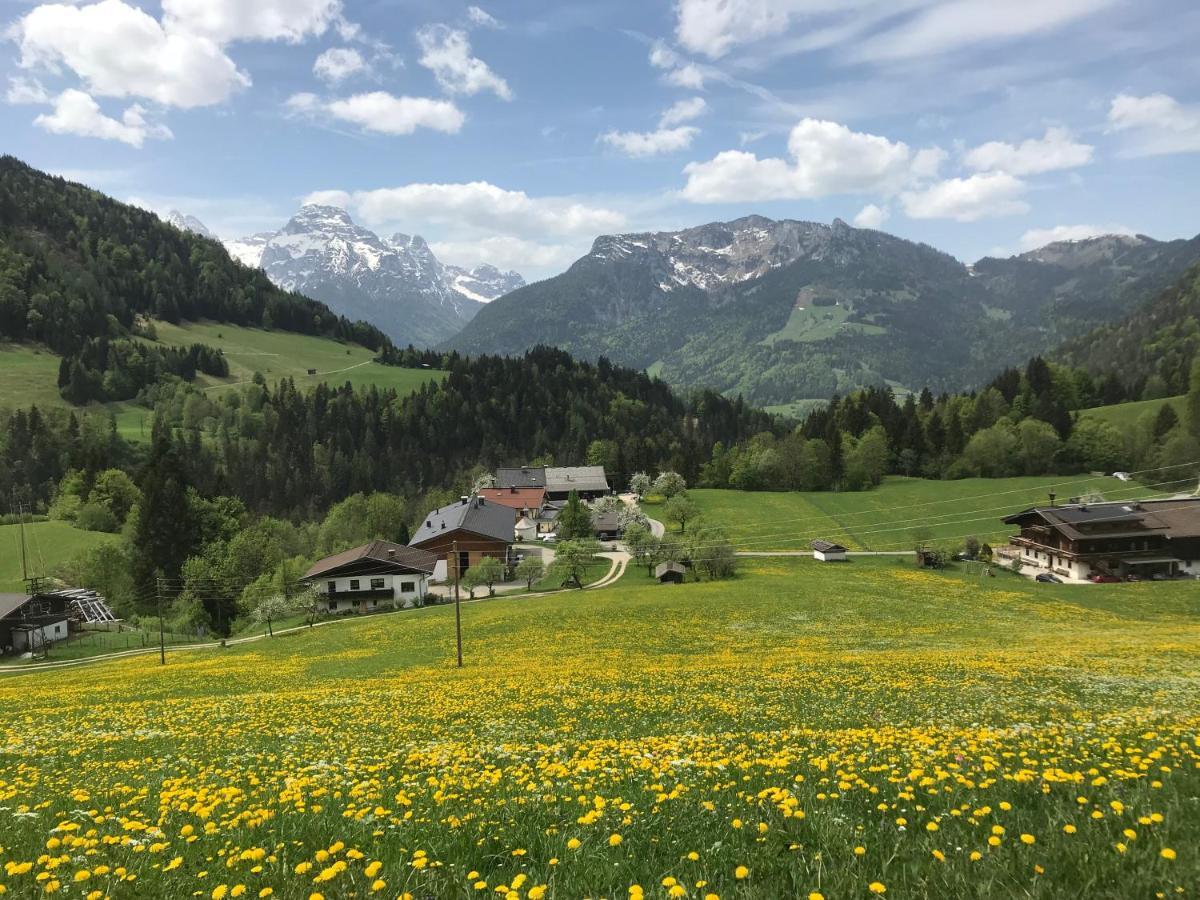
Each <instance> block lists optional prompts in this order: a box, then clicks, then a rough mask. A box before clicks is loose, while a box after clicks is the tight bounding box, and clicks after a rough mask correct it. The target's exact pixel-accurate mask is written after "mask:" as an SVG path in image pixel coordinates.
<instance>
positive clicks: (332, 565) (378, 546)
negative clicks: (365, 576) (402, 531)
mask: <svg viewBox="0 0 1200 900" xmlns="http://www.w3.org/2000/svg"><path fill="white" fill-rule="evenodd" d="M364 560H365V561H366V562H367V565H366V566H359V565H358V564H359V563H362V562H363V561H364ZM436 565H437V557H436V556H434V555H433V554H432V553H427V552H425V551H424V550H419V549H417V548H416V547H405V546H404V545H403V544H393V543H392V542H391V541H380V540H376V541H371V542H370V543H369V544H363V545H362V546H361V547H355V548H354V549H353V550H343V551H342V552H341V553H335V554H334V555H333V556H327V557H325V558H324V559H320V560H317V561H316V562H315V563H313V565H312V568H310V569H309V570H308V571H307V572H305V573H304V577H305V578H317V577H318V576H322V575H329V574H331V573H333V572H336V571H338V570H340V569H345V568H348V567H353V568H355V569H356V570H358V569H361V570H362V572H363V573H366V572H368V571H370V570H372V568H373V567H374V569H377V570H378V571H380V572H396V571H410V572H424V573H425V574H426V575H430V574H432V573H433V569H434V566H436Z"/></svg>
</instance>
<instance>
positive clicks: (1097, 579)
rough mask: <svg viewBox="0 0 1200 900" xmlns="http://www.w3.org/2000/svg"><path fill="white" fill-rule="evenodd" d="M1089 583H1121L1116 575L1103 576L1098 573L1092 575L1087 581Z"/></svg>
mask: <svg viewBox="0 0 1200 900" xmlns="http://www.w3.org/2000/svg"><path fill="white" fill-rule="evenodd" d="M1089 581H1091V582H1092V584H1120V583H1121V579H1120V578H1118V577H1117V576H1116V575H1105V574H1104V573H1100V574H1098V575H1093V576H1092V577H1091V578H1090V579H1089Z"/></svg>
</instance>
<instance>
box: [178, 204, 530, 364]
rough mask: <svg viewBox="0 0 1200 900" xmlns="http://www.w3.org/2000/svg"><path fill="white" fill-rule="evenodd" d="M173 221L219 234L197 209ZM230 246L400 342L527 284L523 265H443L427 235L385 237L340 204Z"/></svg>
mask: <svg viewBox="0 0 1200 900" xmlns="http://www.w3.org/2000/svg"><path fill="white" fill-rule="evenodd" d="M167 221H168V222H170V223H171V224H172V225H175V226H176V227H178V228H182V229H185V230H188V231H193V232H195V233H197V234H200V235H202V236H204V237H214V235H213V234H212V232H210V231H209V230H208V229H207V228H206V227H205V226H204V224H203V223H202V222H200V221H199V220H198V219H196V218H194V217H192V216H183V215H181V214H180V213H177V212H174V211H173V212H171V213H170V214H169V215H168V216H167ZM225 247H226V249H227V250H228V251H229V254H230V255H231V256H233V257H234V258H235V259H238V260H240V261H241V262H243V263H244V264H246V265H248V266H251V267H252V268H261V269H262V270H263V271H264V272H265V273H266V274H267V277H268V278H270V279H271V281H272V282H274V283H275V284H276V285H278V286H279V287H281V288H283V289H285V290H289V291H296V292H298V293H301V294H304V295H305V296H308V297H312V298H313V299H314V300H320V301H322V302H323V303H325V304H327V305H328V306H329V307H330V308H331V309H332V310H334V311H335V312H337V313H339V314H341V315H344V316H346V317H347V318H350V319H361V320H364V321H368V322H371V323H372V324H374V325H376V326H377V327H378V328H379V329H381V330H382V331H383V332H384V333H385V334H387V335H388V337H390V338H391V339H392V340H393V341H395V342H396V343H397V344H398V345H400V346H404V345H406V344H415V345H417V346H429V345H432V344H437V343H439V342H441V341H444V340H446V339H448V338H450V337H451V336H453V335H454V334H456V333H457V332H458V331H459V330H460V329H461V328H462V327H463V326H464V325H465V324H466V323H467V322H469V321H470V320H471V319H472V318H473V317H474V316H475V314H476V313H477V312H478V311H479V310H480V308H481V307H482V306H483V304H485V303H487V302H488V301H490V300H494V299H495V298H497V297H499V296H501V295H502V294H505V293H508V292H510V291H513V290H516V289H517V288H520V287H523V286H524V284H525V279H524V278H522V277H521V276H520V275H519V274H517V273H516V272H502V271H500V270H499V269H497V268H496V267H495V266H491V265H486V264H485V265H480V266H476V267H475V268H473V269H465V268H462V267H459V266H452V265H446V264H443V263H442V262H440V261H439V260H438V258H437V257H436V256H435V255H434V253H433V251H432V250H431V249H430V247H429V245H428V244H427V243H426V242H425V240H424V239H423V238H421V237H420V236H419V235H407V234H394V235H392V236H391V237H390V238H382V237H380V236H379V235H377V234H376V233H375V232H373V231H370V230H369V229H367V228H363V227H362V226H360V225H357V224H356V223H355V222H354V220H353V219H352V218H351V217H350V215H349V213H347V212H346V211H345V210H344V209H339V208H338V207H334V206H322V205H317V204H306V205H304V206H302V207H301V208H300V209H299V211H297V213H296V214H295V215H294V216H292V218H291V219H289V220H288V222H287V224H285V225H284V226H283V227H282V228H281V229H279V230H278V231H275V232H260V233H258V234H253V235H250V236H248V237H244V238H240V239H238V240H233V241H227V242H225Z"/></svg>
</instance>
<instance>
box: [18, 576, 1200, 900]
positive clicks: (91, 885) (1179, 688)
mask: <svg viewBox="0 0 1200 900" xmlns="http://www.w3.org/2000/svg"><path fill="white" fill-rule="evenodd" d="M1198 604H1200V600H1198V598H1197V594H1196V591H1195V589H1194V588H1193V587H1191V586H1190V585H1187V584H1151V583H1143V584H1133V585H1113V586H1079V587H1070V586H1054V585H1033V584H1030V583H1028V582H1024V581H1022V580H1019V579H1017V578H1015V577H1006V576H1001V577H999V578H994V579H983V580H980V579H978V578H973V577H968V576H966V575H959V574H955V573H954V572H948V573H944V574H935V573H925V572H920V571H917V570H915V569H913V568H911V567H910V566H909V565H908V564H907V563H904V564H902V563H901V562H899V561H895V560H878V559H872V560H860V561H855V562H851V563H848V564H845V565H842V566H827V565H821V564H817V563H814V562H811V561H809V560H792V559H767V560H761V559H760V560H753V561H747V562H745V563H744V565H743V571H742V573H741V574H740V575H739V576H738V577H737V578H736V579H735V580H734V581H731V582H716V583H704V584H685V585H674V586H659V585H654V584H648V583H647V580H646V579H645V577H644V572H640V573H635V572H634V571H633V570H631V571H630V573H629V574H628V575H627V576H626V578H625V579H623V580H622V581H621V582H620V583H619V584H618V585H617V586H615V587H613V588H608V589H602V590H598V591H586V592H571V593H566V594H556V595H550V596H545V597H534V598H528V599H513V600H503V599H500V600H494V601H486V602H480V603H474V604H468V605H466V606H465V607H464V609H463V621H464V631H465V646H466V667H465V668H464V669H462V670H458V669H456V668H455V667H454V664H453V659H454V640H453V620H454V611H453V609H452V608H448V607H431V608H427V609H424V610H419V611H413V612H408V613H397V614H395V615H388V616H380V617H374V618H369V619H363V620H358V621H353V622H348V623H345V624H337V625H330V626H325V627H318V628H315V629H312V630H307V629H305V630H302V631H300V632H297V633H293V634H291V635H287V636H282V637H277V638H275V639H272V640H263V641H260V642H258V643H255V644H248V645H242V646H240V647H236V648H228V649H225V650H196V651H179V652H175V653H174V654H172V655H169V657H168V665H167V666H166V667H165V668H160V667H159V666H158V665H157V660H156V659H155V658H153V657H141V658H134V659H127V660H121V661H116V662H111V663H104V664H95V665H91V666H87V667H84V668H79V669H68V670H58V671H50V672H44V673H26V674H22V675H20V676H11V677H10V678H9V680H0V734H3V735H4V743H3V745H2V746H0V848H2V849H0V882H2V883H4V884H5V886H6V888H7V890H8V892H9V894H10V896H16V897H28V896H35V895H38V896H40V895H42V894H43V893H45V892H50V893H58V894H61V895H62V896H69V897H92V898H93V900H98V898H103V897H191V896H199V897H203V898H215V900H223V898H229V897H243V896H244V897H269V896H273V897H281V898H302V900H306V898H311V897H324V898H335V897H338V898H340V897H369V896H380V897H402V896H410V897H414V898H417V897H451V898H466V897H504V898H519V900H526V898H532V900H537V898H545V897H571V898H575V897H585V896H590V897H609V898H625V897H664V898H665V897H698V898H705V897H709V898H711V897H718V898H731V897H737V898H764V900H765V898H778V897H802V898H803V897H813V896H818V895H819V896H822V897H826V898H842V897H858V898H866V897H872V896H881V895H882V896H885V897H887V898H893V897H899V898H925V897H935V898H956V900H957V898H995V897H1018V896H1019V897H1032V898H1049V897H1089V898H1113V900H1116V898H1128V897H1134V896H1137V897H1141V896H1145V897H1154V896H1156V895H1159V894H1161V895H1162V896H1169V897H1174V896H1180V895H1182V896H1190V895H1191V892H1193V891H1194V890H1195V889H1196V887H1197V885H1198V883H1200V855H1198V854H1197V850H1196V847H1197V843H1198V842H1197V836H1198V835H1200V804H1198V802H1197V797H1198V795H1200V769H1198V766H1200V748H1198V745H1197V728H1198V726H1200V665H1198V663H1200V624H1198V622H1200V609H1198Z"/></svg>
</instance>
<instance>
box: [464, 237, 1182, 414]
mask: <svg viewBox="0 0 1200 900" xmlns="http://www.w3.org/2000/svg"><path fill="white" fill-rule="evenodd" d="M1197 260H1200V238H1195V239H1192V240H1174V241H1157V240H1154V239H1153V238H1150V237H1146V236H1144V235H1136V236H1135V235H1105V236H1101V237H1097V238H1092V239H1087V240H1081V241H1073V242H1059V243H1055V244H1050V245H1048V246H1046V247H1043V248H1040V249H1038V250H1035V251H1031V252H1029V253H1024V254H1021V255H1019V256H1013V257H1011V258H1008V259H993V258H985V259H982V260H980V261H979V262H977V263H975V265H973V266H967V265H964V264H963V263H961V262H959V261H958V260H956V259H954V258H953V257H951V256H949V255H948V254H945V253H942V252H940V251H938V250H936V249H934V248H932V247H929V246H927V245H925V244H919V243H914V242H912V241H907V240H904V239H902V238H898V237H895V236H893V235H890V234H886V233H884V232H881V231H875V230H871V229H862V228H854V227H851V226H850V225H847V224H846V223H845V222H843V221H841V220H840V219H839V220H834V222H833V223H832V224H829V225H826V224H822V223H815V222H803V221H794V220H780V221H776V220H771V219H767V218H764V217H762V216H747V217H745V218H741V219H737V220H734V221H732V222H716V223H711V224H707V225H701V226H698V227H695V228H688V229H684V230H682V231H675V232H653V233H639V234H619V235H606V236H602V237H599V238H597V239H596V241H595V242H594V244H593V245H592V249H591V252H589V253H588V254H587V255H586V256H584V257H582V258H581V259H579V260H578V261H576V262H575V263H574V264H573V265H572V266H571V267H570V268H569V269H568V270H567V271H566V272H564V273H562V274H561V275H558V276H555V277H553V278H550V279H547V280H545V281H542V282H538V283H535V284H531V285H528V286H525V287H523V288H520V289H518V290H516V291H514V292H512V293H509V294H506V295H505V296H503V297H501V298H499V299H497V300H496V301H494V302H492V303H489V304H488V305H487V306H486V307H485V308H484V309H482V310H481V311H480V312H479V314H478V315H477V316H476V317H475V318H474V319H473V320H472V321H471V322H469V323H468V324H467V325H466V326H465V327H464V328H463V329H462V330H461V331H460V332H459V333H458V334H457V335H455V336H454V337H452V338H451V339H449V340H448V341H447V342H446V344H445V346H446V347H448V348H452V349H456V350H460V351H463V352H467V353H480V352H489V353H506V354H512V353H519V352H522V351H524V350H526V349H528V348H529V347H531V346H535V345H537V344H552V345H555V346H558V347H561V348H563V349H566V350H568V351H569V352H571V353H572V354H575V355H578V356H581V357H584V358H595V357H597V356H601V355H603V356H607V357H608V358H610V359H611V360H612V361H614V362H617V363H621V364H624V365H631V366H637V367H644V368H647V369H649V370H650V371H651V372H652V373H655V374H659V375H661V376H662V377H663V378H664V379H665V380H666V381H668V382H669V383H671V384H674V385H678V386H684V387H695V386H706V387H712V388H716V389H718V390H721V391H724V392H726V393H730V394H732V393H740V394H742V395H744V396H745V397H746V398H747V399H748V400H751V401H753V402H754V403H757V404H761V405H784V404H789V403H792V402H794V401H796V400H800V399H804V398H824V397H828V396H830V395H831V394H833V393H835V392H845V391H847V390H850V389H853V388H855V387H860V386H864V385H868V384H880V383H883V382H891V383H894V384H897V385H902V386H908V387H921V386H925V385H928V386H930V387H931V388H933V389H935V390H954V389H959V388H963V387H970V386H972V385H977V384H980V383H983V382H985V381H986V380H987V379H988V378H989V377H991V376H992V375H994V373H995V372H996V371H997V370H998V369H1000V368H1002V367H1004V366H1006V365H1009V364H1015V363H1019V362H1022V361H1024V360H1025V359H1027V358H1029V357H1030V356H1031V355H1034V354H1037V353H1042V352H1046V351H1048V350H1050V349H1052V348H1054V347H1056V346H1058V345H1059V344H1061V343H1063V342H1064V341H1066V340H1069V339H1072V338H1075V337H1077V336H1079V335H1080V334H1083V333H1085V332H1088V331H1090V330H1091V329H1092V328H1094V327H1097V326H1100V325H1103V324H1106V323H1110V322H1113V321H1116V320H1119V319H1121V318H1123V317H1124V316H1125V315H1127V314H1128V313H1130V312H1131V311H1132V310H1134V309H1135V308H1136V307H1137V306H1138V304H1139V303H1141V302H1142V301H1144V300H1146V299H1147V298H1150V297H1152V296H1154V295H1156V294H1158V293H1160V292H1161V291H1162V290H1164V289H1165V288H1166V287H1167V286H1169V285H1170V284H1172V283H1173V282H1174V281H1175V280H1176V279H1178V278H1179V276H1180V275H1181V274H1182V273H1183V272H1184V271H1185V270H1186V269H1187V268H1188V266H1190V265H1191V264H1193V263H1195V262H1196V261H1197Z"/></svg>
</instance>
